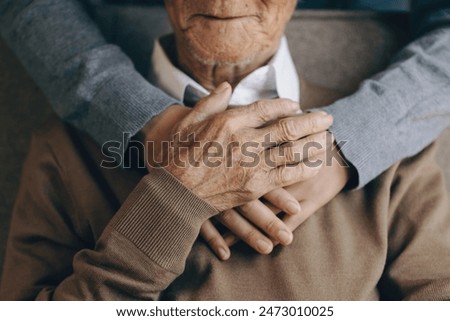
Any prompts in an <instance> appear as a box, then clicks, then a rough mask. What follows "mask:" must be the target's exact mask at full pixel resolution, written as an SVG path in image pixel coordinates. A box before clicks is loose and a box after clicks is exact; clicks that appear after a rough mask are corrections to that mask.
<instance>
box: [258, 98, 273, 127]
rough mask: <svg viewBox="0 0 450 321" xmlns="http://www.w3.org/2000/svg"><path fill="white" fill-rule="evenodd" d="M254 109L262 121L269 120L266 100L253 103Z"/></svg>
mask: <svg viewBox="0 0 450 321" xmlns="http://www.w3.org/2000/svg"><path fill="white" fill-rule="evenodd" d="M255 111H256V112H257V114H258V117H259V118H260V120H261V121H262V122H263V123H267V122H268V121H269V120H270V112H269V108H268V105H267V101H265V100H259V101H257V102H256V103H255Z"/></svg>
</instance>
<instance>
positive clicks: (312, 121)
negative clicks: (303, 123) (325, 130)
mask: <svg viewBox="0 0 450 321" xmlns="http://www.w3.org/2000/svg"><path fill="white" fill-rule="evenodd" d="M308 129H309V130H310V131H311V132H316V131H317V130H318V129H319V121H318V120H317V118H316V117H313V116H312V117H310V118H309V120H308Z"/></svg>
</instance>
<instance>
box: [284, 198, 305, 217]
mask: <svg viewBox="0 0 450 321" xmlns="http://www.w3.org/2000/svg"><path fill="white" fill-rule="evenodd" d="M301 210H302V209H301V207H300V204H299V203H298V202H293V201H290V202H288V203H287V204H286V211H287V212H288V213H289V214H291V215H295V214H298V213H300V211H301Z"/></svg>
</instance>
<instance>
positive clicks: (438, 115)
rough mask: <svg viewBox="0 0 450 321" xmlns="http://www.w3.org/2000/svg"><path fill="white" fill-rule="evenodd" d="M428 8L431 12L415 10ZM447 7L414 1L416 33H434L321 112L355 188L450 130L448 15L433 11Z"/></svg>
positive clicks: (427, 34)
mask: <svg viewBox="0 0 450 321" xmlns="http://www.w3.org/2000/svg"><path fill="white" fill-rule="evenodd" d="M432 2H434V5H435V7H427V8H424V7H423V6H420V5H419V4H421V3H427V4H429V3H432ZM446 3H449V1H430V2H426V1H416V5H419V6H418V7H416V10H418V8H421V9H422V11H421V14H417V13H414V12H413V16H414V17H416V18H417V19H416V20H415V21H416V23H417V25H416V26H417V27H419V26H420V28H417V29H416V32H420V31H419V29H420V30H423V31H428V30H430V29H433V28H437V29H435V30H434V31H431V32H428V33H426V34H424V35H422V36H421V37H420V38H419V39H418V40H416V41H414V42H412V43H411V44H410V45H409V46H407V47H406V48H405V49H403V50H402V51H401V52H400V53H399V54H398V55H397V56H396V57H395V59H394V60H393V62H392V64H391V66H390V67H389V68H388V69H387V70H385V71H384V72H381V73H380V74H378V75H376V76H375V77H373V78H371V79H368V80H366V81H364V82H363V83H362V85H361V86H360V88H359V90H358V91H357V92H356V93H355V94H354V95H352V96H350V97H347V98H344V99H342V100H339V101H337V102H336V103H334V104H332V105H330V106H328V107H325V108H323V110H325V111H327V112H329V113H330V114H332V115H333V116H334V125H333V128H332V131H333V133H334V135H335V137H336V139H337V141H338V142H339V143H340V144H341V147H342V152H343V154H344V156H345V158H346V159H347V160H348V161H349V162H350V163H351V164H352V165H353V166H354V167H355V169H356V172H357V174H358V178H357V179H358V181H357V186H358V187H363V186H364V185H366V184H367V183H368V182H369V181H371V180H372V179H374V178H375V177H376V176H378V175H379V174H380V173H382V172H383V171H384V170H386V169H387V168H388V167H389V166H391V165H392V164H394V163H395V162H397V161H398V160H400V159H402V158H405V157H408V156H412V155H414V154H416V153H418V152H419V151H420V150H422V149H423V148H424V147H425V146H426V145H428V144H430V143H431V142H432V141H433V140H434V139H436V138H437V136H438V135H439V134H440V133H441V132H442V131H443V130H444V129H445V128H446V127H447V126H449V125H450V11H449V10H446V9H445V6H444V7H439V6H437V4H441V5H443V4H444V5H445V4H446ZM430 8H431V9H433V10H431V9H430ZM449 8H450V5H449ZM425 9H428V11H426V10H425ZM424 12H426V13H427V15H424V14H423V13H424Z"/></svg>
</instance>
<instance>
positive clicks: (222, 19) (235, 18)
mask: <svg viewBox="0 0 450 321" xmlns="http://www.w3.org/2000/svg"><path fill="white" fill-rule="evenodd" d="M195 17H196V18H203V19H207V20H214V21H228V20H238V19H247V18H251V17H252V16H237V17H216V16H208V15H196V16H195Z"/></svg>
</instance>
